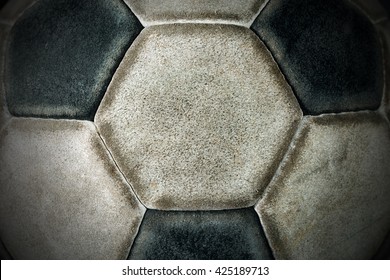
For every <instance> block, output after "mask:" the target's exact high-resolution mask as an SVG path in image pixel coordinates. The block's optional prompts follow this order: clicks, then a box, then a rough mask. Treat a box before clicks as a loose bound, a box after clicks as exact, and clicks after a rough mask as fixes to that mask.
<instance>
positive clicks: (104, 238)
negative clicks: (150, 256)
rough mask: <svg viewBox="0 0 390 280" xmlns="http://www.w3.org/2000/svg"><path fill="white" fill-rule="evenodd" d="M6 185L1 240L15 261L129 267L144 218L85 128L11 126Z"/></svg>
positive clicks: (3, 139) (38, 122)
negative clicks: (116, 262)
mask: <svg viewBox="0 0 390 280" xmlns="http://www.w3.org/2000/svg"><path fill="white" fill-rule="evenodd" d="M0 185H1V188H0V224H1V228H0V234H1V238H2V242H3V243H4V245H5V247H6V249H7V251H8V252H9V254H10V255H11V256H12V257H13V258H15V259H124V258H126V257H127V255H128V253H129V251H130V247H131V245H132V242H133V240H134V238H135V235H136V234H137V231H138V227H139V225H140V224H141V220H142V217H143V214H144V212H145V208H144V207H143V206H142V205H141V204H140V203H139V201H138V200H137V199H136V197H135V196H134V193H133V192H132V191H131V189H130V186H129V185H128V184H127V182H126V180H125V179H124V178H123V176H122V175H121V173H120V172H119V171H118V169H117V168H116V166H115V163H114V162H113V161H112V158H110V155H109V153H108V151H107V150H106V149H105V147H104V145H103V142H102V140H101V139H100V138H99V136H98V135H97V133H96V128H95V126H94V125H93V124H92V123H91V122H86V121H67V120H43V119H33V118H28V119H27V118H14V119H12V120H11V122H10V123H9V124H8V125H7V126H6V127H5V128H4V130H3V131H2V133H1V134H0ZM3 251H4V250H3Z"/></svg>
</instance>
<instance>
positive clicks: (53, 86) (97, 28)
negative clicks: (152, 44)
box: [5, 0, 142, 120]
mask: <svg viewBox="0 0 390 280" xmlns="http://www.w3.org/2000/svg"><path fill="white" fill-rule="evenodd" d="M141 29H142V25H141V24H140V22H139V21H138V19H137V18H136V17H135V16H134V14H133V13H132V12H131V11H130V10H129V8H128V7H127V6H126V5H125V4H124V3H123V1H121V0H110V1H107V0H84V1H80V0H57V1H51V0H40V1H38V2H37V3H36V4H35V5H33V6H32V7H31V8H30V9H28V10H27V11H25V13H24V14H23V15H22V17H21V18H20V19H19V20H18V21H17V23H16V24H15V25H14V27H13V28H12V30H11V34H10V41H9V45H8V49H7V54H6V55H7V62H6V68H5V76H6V77H5V85H6V97H7V102H8V105H9V109H10V112H11V113H12V114H13V115H15V116H29V117H49V118H76V119H88V120H92V119H93V117H94V114H95V112H96V110H97V107H98V106H99V103H100V101H101V98H102V97H103V95H104V92H105V90H106V88H107V86H108V84H109V82H110V80H111V77H112V75H113V73H114V71H115V70H116V68H117V66H118V65H119V63H120V61H121V59H122V58H123V56H124V54H125V52H126V51H127V49H128V48H129V46H130V44H131V43H132V42H133V40H134V39H135V37H136V36H137V35H138V34H139V32H140V31H141Z"/></svg>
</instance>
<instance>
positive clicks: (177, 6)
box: [124, 0, 267, 26]
mask: <svg viewBox="0 0 390 280" xmlns="http://www.w3.org/2000/svg"><path fill="white" fill-rule="evenodd" d="M124 1H125V3H126V4H127V5H128V6H129V7H130V8H131V10H132V11H133V12H134V13H135V14H136V15H137V17H138V18H139V19H140V20H141V22H142V24H143V25H144V26H149V25H158V24H167V23H178V22H180V23H183V22H197V23H199V22H203V23H206V22H213V23H227V24H235V25H244V26H249V25H250V24H251V23H252V21H253V20H254V17H255V16H256V15H257V14H258V13H259V12H260V10H261V9H262V7H264V6H265V4H266V3H267V1H265V0H235V1H231V0H213V1H209V0H197V1H193V0H164V1H160V0H148V1H144V0H124Z"/></svg>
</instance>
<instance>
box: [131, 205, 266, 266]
mask: <svg viewBox="0 0 390 280" xmlns="http://www.w3.org/2000/svg"><path fill="white" fill-rule="evenodd" d="M272 258H273V256H272V253H271V250H270V248H269V246H268V243H267V241H266V238H265V235H264V233H263V230H262V228H261V225H260V221H259V218H258V216H257V214H256V212H255V211H254V210H253V208H246V209H238V210H222V211H188V212H187V211H186V212H177V211H157V210H147V212H146V214H145V216H144V220H143V222H142V224H141V227H140V230H139V232H138V236H137V237H136V239H135V241H134V244H133V248H132V249H131V251H130V255H129V259H135V260H140V259H141V260H144V259H153V260H158V259H160V260H172V259H179V260H180V259H181V260H189V259H198V260H199V259H203V260H212V259H213V260H218V259H219V260H220V259H242V260H246V259H272Z"/></svg>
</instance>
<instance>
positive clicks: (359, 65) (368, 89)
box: [251, 0, 383, 115]
mask: <svg viewBox="0 0 390 280" xmlns="http://www.w3.org/2000/svg"><path fill="white" fill-rule="evenodd" d="M251 29H252V30H253V31H254V32H255V33H256V34H257V35H258V36H259V37H260V38H261V39H262V40H263V41H264V42H265V44H266V45H267V46H268V48H269V49H270V51H271V52H272V54H273V55H274V57H275V60H276V61H277V62H278V64H279V66H280V68H281V70H282V72H283V73H284V74H285V76H286V79H287V80H288V82H289V83H290V85H291V86H292V88H293V89H294V91H295V94H296V95H297V98H298V101H299V102H300V104H301V107H302V109H303V112H304V113H305V114H310V115H317V114H321V113H330V112H333V113H337V112H344V111H357V110H364V109H377V108H378V107H379V105H380V102H381V98H382V91H383V65H382V53H381V45H380V41H379V36H378V34H377V33H376V31H375V29H374V27H373V25H372V24H371V22H370V21H369V20H368V19H367V18H366V17H365V16H364V15H363V14H362V13H361V12H360V11H358V10H357V9H356V8H355V7H354V6H352V4H350V3H349V2H348V1H343V0H328V1H321V0H273V1H270V2H269V3H268V4H267V6H266V7H265V8H264V10H263V11H262V12H261V13H260V15H259V16H258V17H257V18H256V20H255V21H254V23H253V25H252V26H251Z"/></svg>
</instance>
